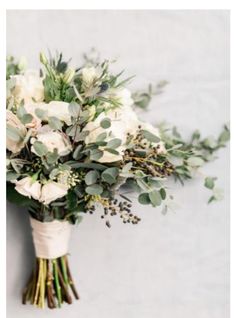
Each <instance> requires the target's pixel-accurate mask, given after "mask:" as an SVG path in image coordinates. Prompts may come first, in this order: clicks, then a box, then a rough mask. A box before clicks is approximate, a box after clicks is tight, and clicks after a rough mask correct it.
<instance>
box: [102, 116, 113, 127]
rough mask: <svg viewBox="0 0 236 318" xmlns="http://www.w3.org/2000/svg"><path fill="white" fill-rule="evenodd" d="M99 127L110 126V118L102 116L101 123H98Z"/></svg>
mask: <svg viewBox="0 0 236 318" xmlns="http://www.w3.org/2000/svg"><path fill="white" fill-rule="evenodd" d="M100 125H101V127H102V128H103V129H107V128H110V127H111V120H110V118H108V117H107V118H104V119H103V120H101V123H100Z"/></svg>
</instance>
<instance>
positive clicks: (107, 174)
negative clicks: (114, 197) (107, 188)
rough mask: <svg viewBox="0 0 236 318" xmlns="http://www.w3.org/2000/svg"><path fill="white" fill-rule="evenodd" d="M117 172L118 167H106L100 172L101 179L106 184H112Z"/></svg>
mask: <svg viewBox="0 0 236 318" xmlns="http://www.w3.org/2000/svg"><path fill="white" fill-rule="evenodd" d="M118 174H119V169H118V168H116V167H113V168H107V169H106V170H104V171H103V173H102V180H103V181H104V182H106V183H108V184H113V183H115V182H116V178H117V176H118Z"/></svg>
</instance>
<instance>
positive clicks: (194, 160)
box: [187, 157, 204, 167]
mask: <svg viewBox="0 0 236 318" xmlns="http://www.w3.org/2000/svg"><path fill="white" fill-rule="evenodd" d="M187 163H188V164H189V165H190V166H191V167H201V166H202V165H203V163H204V160H203V159H202V158H200V157H190V158H188V159H187Z"/></svg>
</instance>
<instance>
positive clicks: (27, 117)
mask: <svg viewBox="0 0 236 318" xmlns="http://www.w3.org/2000/svg"><path fill="white" fill-rule="evenodd" d="M32 120H33V116H32V115H31V114H24V115H23V116H22V117H21V119H20V121H21V122H22V123H23V124H24V125H26V124H28V123H31V121H32Z"/></svg>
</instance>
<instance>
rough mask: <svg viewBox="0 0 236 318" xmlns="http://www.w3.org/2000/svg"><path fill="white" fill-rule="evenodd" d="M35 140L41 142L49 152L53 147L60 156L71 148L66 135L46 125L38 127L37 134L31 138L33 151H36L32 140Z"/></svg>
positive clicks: (67, 152)
mask: <svg viewBox="0 0 236 318" xmlns="http://www.w3.org/2000/svg"><path fill="white" fill-rule="evenodd" d="M36 140H37V141H40V142H42V143H43V144H44V145H45V146H46V147H47V149H48V151H50V152H53V150H54V149H57V151H58V154H59V155H60V156H65V155H67V154H69V153H70V152H71V150H72V146H71V143H70V141H69V140H68V139H67V137H66V135H65V134H63V133H60V132H58V131H54V130H52V129H51V128H50V127H49V126H48V125H45V126H43V127H42V128H40V129H39V130H38V133H37V136H36V137H35V138H32V139H31V142H32V144H33V145H32V149H31V151H32V152H33V153H36V152H35V150H34V142H35V141H36ZM36 154H37V153H36Z"/></svg>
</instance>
